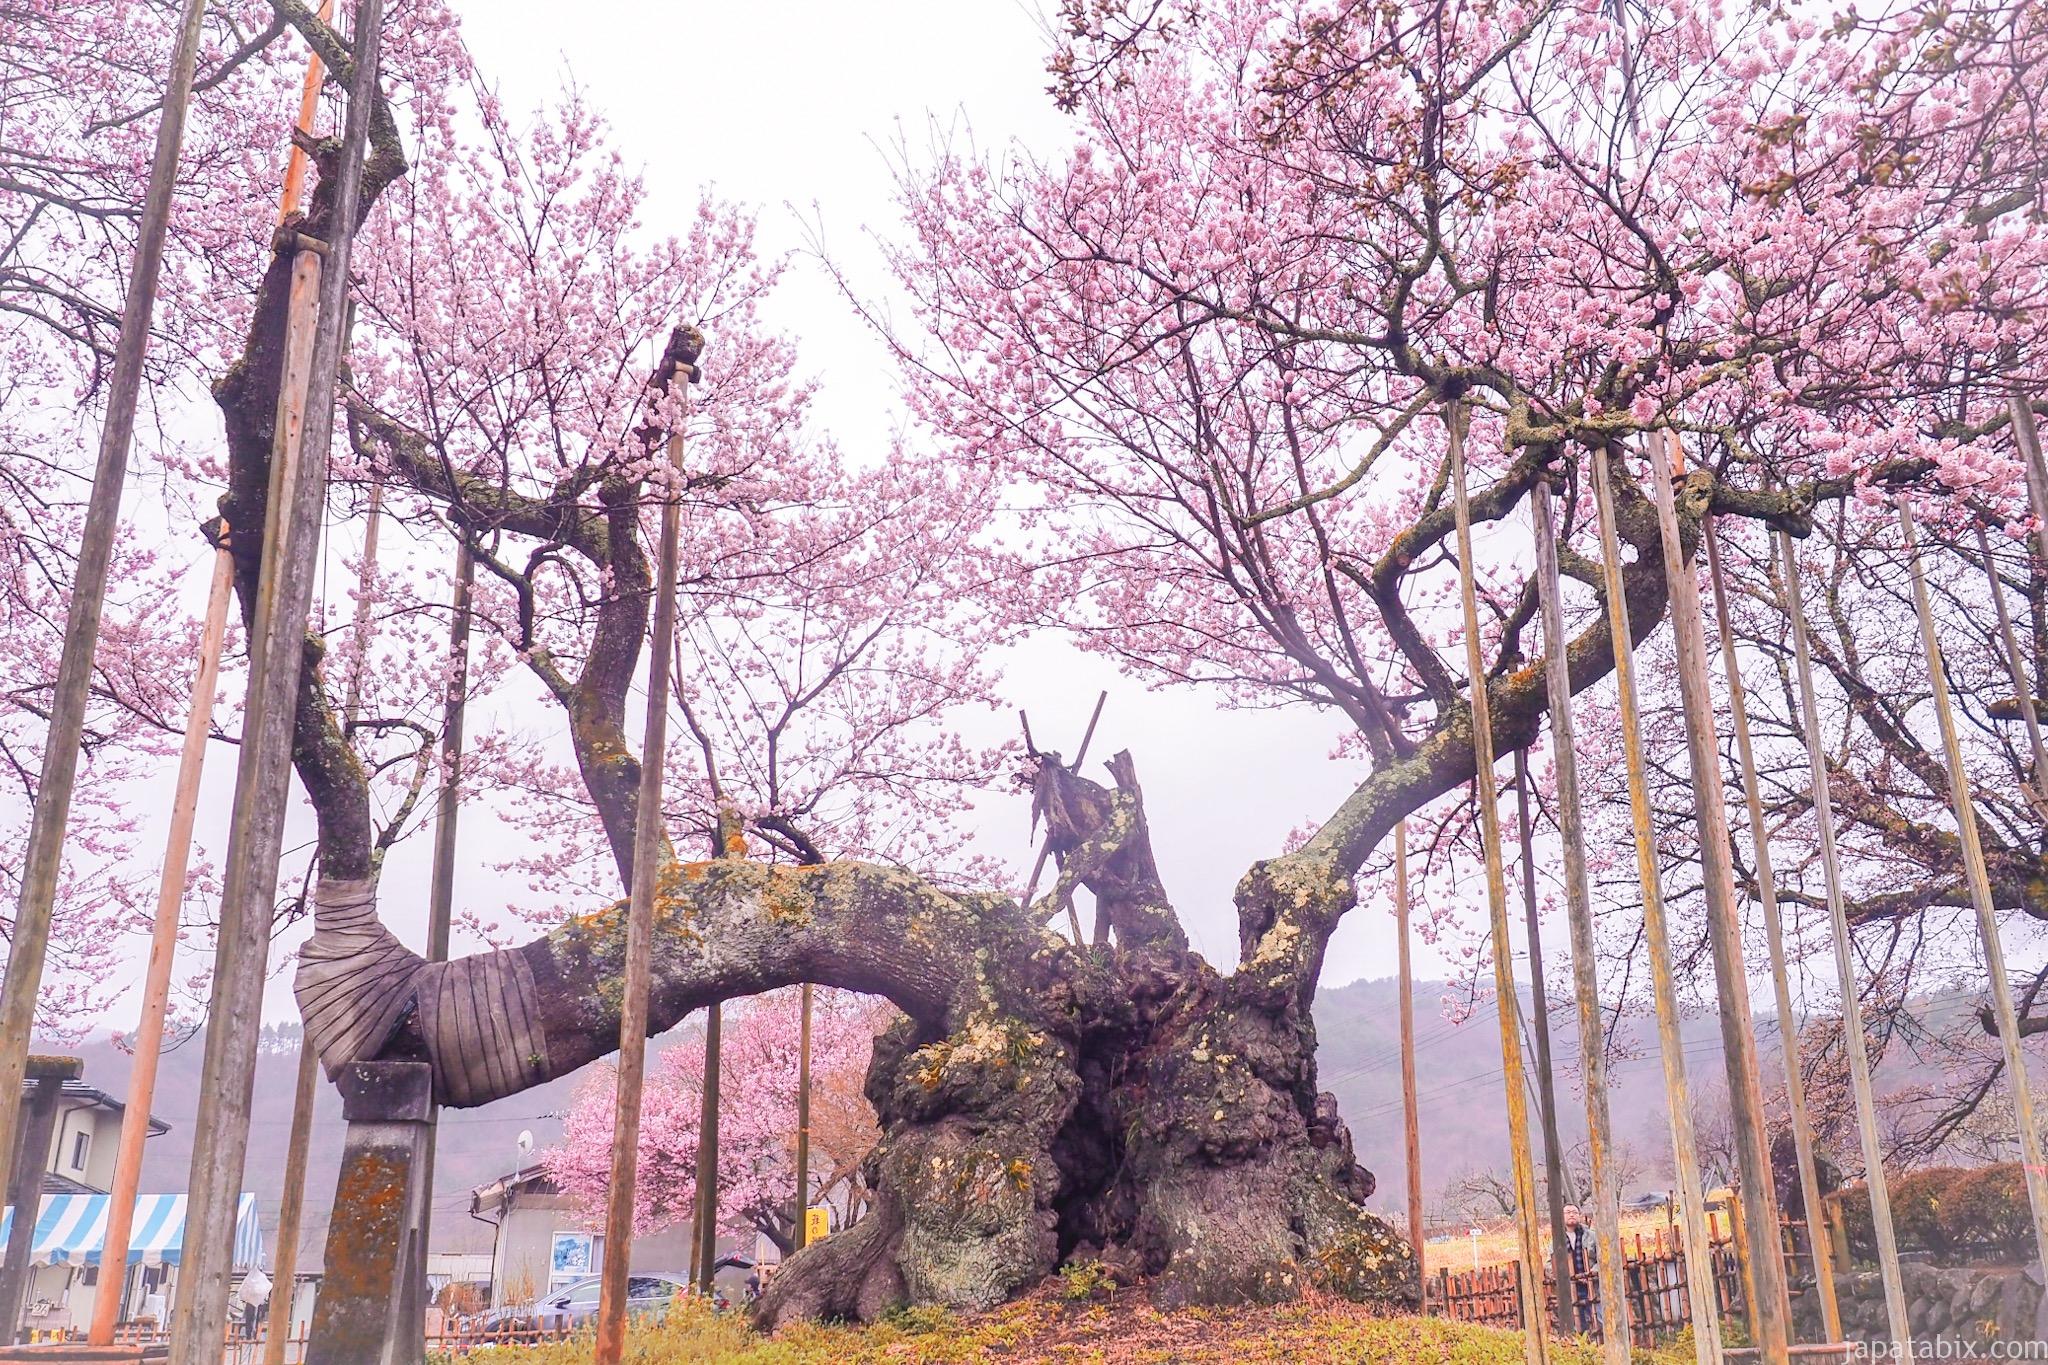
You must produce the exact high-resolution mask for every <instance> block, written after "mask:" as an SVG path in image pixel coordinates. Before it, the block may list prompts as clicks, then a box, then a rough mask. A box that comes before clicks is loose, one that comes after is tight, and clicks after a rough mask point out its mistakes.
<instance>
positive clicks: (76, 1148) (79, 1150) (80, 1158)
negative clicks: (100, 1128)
mask: <svg viewBox="0 0 2048 1365" xmlns="http://www.w3.org/2000/svg"><path fill="white" fill-rule="evenodd" d="M91 1150H92V1134H91V1133H76V1134H73V1135H72V1138H71V1169H72V1170H74V1171H82V1170H84V1169H85V1154H86V1153H87V1152H89V1151H91Z"/></svg>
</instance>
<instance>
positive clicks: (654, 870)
mask: <svg viewBox="0 0 2048 1365" xmlns="http://www.w3.org/2000/svg"><path fill="white" fill-rule="evenodd" d="M691 359H692V360H694V359H695V357H694V356H693V357H691ZM672 382H673V383H674V384H675V385H676V387H677V389H678V393H677V397H678V399H679V400H682V401H686V400H687V399H688V396H689V384H690V372H689V370H688V369H687V368H682V369H679V370H678V371H677V373H676V375H675V377H674V379H673V381H672ZM668 459H669V465H670V467H671V468H672V469H675V470H678V471H680V470H681V469H682V467H683V419H682V417H681V415H680V414H678V416H677V418H676V424H675V427H674V429H673V430H671V431H670V432H669V438H668ZM681 538H682V508H681V505H680V504H679V503H678V502H677V501H676V496H675V491H674V488H673V486H671V487H670V489H669V491H668V492H667V494H666V495H665V496H664V497H663V498H662V504H661V543H660V548H659V550H658V552H657V558H656V569H655V579H654V635H653V641H652V647H651V649H650V651H649V654H648V660H647V724H646V729H645V733H644V734H643V735H642V737H641V751H640V791H639V801H638V806H637V809H636V810H635V812H634V817H633V820H634V824H633V884H632V885H631V886H630V887H629V888H627V896H628V899H627V905H626V963H625V974H624V975H625V980H624V983H623V986H622V991H623V996H622V1004H621V1006H620V1010H619V1063H618V1066H619V1094H618V1107H617V1109H616V1111H615V1116H614V1119H613V1126H612V1171H611V1185H610V1187H609V1189H608V1190H607V1191H606V1200H605V1216H604V1236H605V1241H604V1267H603V1271H602V1274H603V1281H604V1283H603V1288H602V1290H601V1291H600V1297H599V1299H598V1310H597V1348H596V1356H595V1359H596V1360H597V1363H598V1365H617V1362H618V1359H619V1354H620V1352H621V1351H623V1350H624V1349H625V1344H626V1300H627V1297H628V1295H627V1289H628V1285H627V1278H626V1276H627V1271H628V1270H629V1269H630V1268H631V1265H632V1251H633V1193H634V1191H633V1186H634V1177H635V1173H636V1170H637V1168H638V1166H639V1162H640V1095H641V1090H642V1087H643V1086H644V1085H645V1084H646V1079H647V992H648V989H649V986H650V984H651V983H652V981H653V954H654V899H655V896H656V895H657V894H658V893H659V891H660V887H659V885H658V882H659V880H660V877H661V871H662V864H663V860H664V858H665V857H666V850H667V836H666V834H665V833H664V831H663V829H662V819H661V779H662V767H663V764H664V762H665V760H666V757H667V754H668V692H669V668H670V664H671V657H672V656H673V654H674V653H675V635H676V576H677V573H678V571H679V570H678V565H679V562H680V558H681V552H680V549H679V545H680V541H681ZM467 559H468V554H467V551H466V550H465V552H464V560H465V562H466V561H467ZM464 605H465V607H466V606H467V593H466V591H465V593H464ZM458 614H459V615H466V611H465V612H464V613H458ZM463 643H464V648H465V651H466V649H467V644H468V641H467V639H466V638H465V640H464V642H463ZM456 742H457V743H458V744H460V742H461V737H460V733H459V731H458V733H457V736H456ZM451 814H452V812H451ZM448 833H449V837H450V838H451V839H452V837H453V834H454V822H453V820H452V819H451V820H450V821H449V829H448ZM451 851H452V849H451ZM450 861H451V863H452V858H451V860H450ZM449 875H450V876H451V877H452V876H453V869H452V866H451V868H450V870H449ZM442 951H443V953H444V954H445V953H446V951H447V949H446V946H445V943H444V945H443V949H442Z"/></svg>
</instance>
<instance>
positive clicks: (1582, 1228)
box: [1564, 1204, 1601, 1332]
mask: <svg viewBox="0 0 2048 1365" xmlns="http://www.w3.org/2000/svg"><path fill="white" fill-rule="evenodd" d="M1564 1253H1565V1259H1566V1262H1567V1263H1568V1264H1569V1265H1570V1266H1571V1273H1572V1312H1573V1315H1574V1318H1575V1320H1576V1322H1577V1323H1578V1328H1579V1330H1580V1331H1581V1332H1591V1331H1592V1330H1593V1329H1594V1328H1595V1327H1596V1326H1597V1325H1598V1324H1599V1323H1600V1321H1601V1312H1600V1302H1599V1293H1600V1287H1599V1283H1598V1280H1597V1279H1596V1277H1595V1276H1594V1273H1593V1272H1594V1271H1596V1270H1598V1269H1599V1268H1600V1241H1599V1239H1598V1238H1597V1237H1595V1236H1594V1235H1593V1229H1591V1228H1590V1227H1587V1226H1586V1215H1585V1214H1583V1213H1581V1212H1579V1206H1578V1205H1577V1204H1566V1205H1565V1206H1564Z"/></svg>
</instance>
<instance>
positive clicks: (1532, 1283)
mask: <svg viewBox="0 0 2048 1365" xmlns="http://www.w3.org/2000/svg"><path fill="white" fill-rule="evenodd" d="M1465 423H1466V412H1465V407H1464V404H1462V403H1452V404H1451V405H1450V408H1449V411H1448V412H1447V413H1446V414H1445V425H1446V426H1447V427H1448V428H1449V432H1450V442H1449V445H1450V464H1451V500H1452V505H1453V509H1454V511H1455V513H1456V520H1457V531H1458V594H1459V598H1460V601H1461V602H1462V604H1463V606H1464V612H1465V668H1466V672H1467V674H1468V675H1469V677H1470V681H1471V692H1472V764H1473V784H1474V787H1475V789H1476V790H1475V794H1476V797H1477V800H1478V804H1479V829H1480V838H1481V841H1482V843H1483V844H1484V846H1485V853H1486V903H1487V910H1488V913H1489V917H1490V922H1491V930H1492V942H1493V987H1494V994H1495V996H1496V997H1497V998H1498V1000H1499V1004H1500V1008H1499V1015H1500V1064H1501V1080H1502V1081H1503V1082H1504V1084H1505V1086H1506V1090H1507V1104H1508V1145H1509V1155H1510V1160H1511V1162H1512V1164H1513V1174H1514V1185H1515V1227H1516V1231H1517V1232H1518V1233H1519V1234H1520V1243H1521V1268H1522V1274H1521V1282H1520V1285H1519V1288H1520V1290H1521V1308H1522V1349H1523V1354H1524V1356H1525V1358H1526V1359H1527V1360H1528V1362H1529V1365H1544V1362H1545V1360H1546V1359H1547V1357H1548V1345H1547V1342H1546V1340H1545V1337H1546V1332H1545V1326H1546V1324H1545V1322H1544V1318H1543V1269H1542V1267H1543V1251H1542V1234H1541V1233H1540V1232H1539V1231H1538V1230H1537V1223H1536V1217H1537V1215H1536V1169H1535V1163H1534V1162H1533V1161H1532V1160H1531V1159H1530V1154H1529V1101H1528V1099H1527V1097H1526V1096H1525V1095H1524V1094H1523V1093H1522V1085H1523V1074H1522V1040H1521V1037H1520V1034H1519V1031H1518V1030H1517V1029H1516V1027H1515V1012H1516V1009H1517V1002H1516V996H1515V961H1514V943H1513V941H1512V940H1511V939H1510V938H1509V935H1508V888H1507V872H1506V869H1505V868H1504V867H1503V866H1502V864H1501V855H1500V809H1499V805H1498V801H1499V794H1498V791H1497V790H1496V788H1495V785H1494V778H1493V761H1494V751H1493V715H1492V708H1491V706H1490V705H1489V704H1488V702H1489V699H1488V697H1487V692H1486V658H1485V655H1484V654H1483V653H1482V652H1481V650H1480V648H1479V591H1478V587H1477V584H1476V582H1475V576H1474V572H1473V568H1472V508H1471V505H1470V503H1469V501H1468V499H1467V497H1466V491H1465Z"/></svg>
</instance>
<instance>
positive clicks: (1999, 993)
mask: <svg viewBox="0 0 2048 1365" xmlns="http://www.w3.org/2000/svg"><path fill="white" fill-rule="evenodd" d="M1899 526H1900V529H1901V530H1902V531H1904V533H1905V548H1906V564H1907V567H1908V569H1909V570H1910V572H1911V574H1912V579H1913V606H1914V610H1915V611H1917V612H1918V613H1919V616H1920V645H1921V651H1922V653H1923V654H1924V655H1925V656H1926V662H1927V683H1928V688H1929V690H1930V691H1931V692H1932V693H1933V699H1934V715H1935V719H1936V721H1937V722H1938V723H1939V724H1940V726H1941V747H1942V753H1943V756H1944V758H1945V760H1946V762H1947V765H1948V788H1949V801H1950V803H1951V804H1952V805H1953V806H1954V808H1955V816H1956V833H1957V836H1958V837H1959V839H1960V840H1961V842H1962V846H1963V873H1964V876H1965V877H1966V878H1967V880H1968V882H1969V885H1970V904H1971V905H1972V906H1973V907H1974V908H1975V910H1976V912H1977V933H1978V935H1979V937H1981V938H1982V939H1983V941H1984V968H1985V971H1986V973H1987V974H1988V975H1989V976H1990V978H1991V981H1990V985H1991V1008H1992V1014H1993V1016H1994V1017H1995V1018H1996V1019H1997V1021H1998V1040H1999V1043H2000V1044H2001V1045H2002V1046H2003V1048H2004V1051H2005V1071H2006V1083H2007V1084H2008V1085H2010V1086H2011V1087H2012V1107H2013V1114H2014V1117H2015V1118H2016V1119H2017V1121H2018V1128H2019V1142H2020V1162H2021V1165H2022V1167H2023V1168H2024V1170H2025V1172H2026V1178H2027V1202H2028V1204H2029V1205H2030V1206H2031V1207H2032V1209H2033V1214H2034V1243H2035V1250H2036V1252H2037V1253H2038V1254H2039V1257H2040V1262H2041V1269H2042V1273H2043V1274H2044V1275H2048V1164H2044V1159H2043V1157H2042V1153H2041V1130H2040V1129H2039V1128H2038V1127H2037V1126H2036V1125H2035V1122H2034V1088H2033V1084H2032V1082H2031V1081H2030V1080H2029V1079H2028V1077H2027V1054H2026V1049H2025V1048H2023V1047H2022V1046H2021V1044H2020V1029H2019V1018H2018V1015H2017V1013H2016V1012H2015V1011H2014V1009H2013V1003H2012V982H2011V980H2010V978H2008V977H2007V976H2006V971H2005V947H2004V945H2003V944H2002V943H2001V942H2000V941H1999V937H1998V912H1997V907H1996V906H1995V905H1994V904H1993V903H1992V900H1991V879H1990V877H1989V875H1988V874H1987V872H1986V870H1985V866H1984V846H1983V844H1982V843H1981V842H1980V841H1979V839H1978V836H1977V809H1976V803H1975V802H1974V801H1972V800H1971V798H1970V772H1969V769H1968V767H1967V766H1965V764H1964V762H1963V744H1962V738H1961V736H1960V735H1959V734H1958V733H1957V731H1956V718H1955V710H1954V706H1953V703H1952V702H1951V701H1950V699H1949V692H1948V677H1947V673H1946V665H1944V664H1943V662H1942V657H1941V641H1940V640H1939V639H1937V638H1936V636H1935V631H1934V605H1933V601H1932V599H1931V598H1930V597H1929V596H1928V592H1927V573H1926V570H1925V569H1924V568H1923V567H1922V566H1921V563H1920V544H1919V537H1918V536H1917V535H1916V534H1915V533H1914V530H1913V512H1912V509H1911V508H1910V507H1908V506H1907V505H1906V502H1905V500H1904V499H1903V498H1901V499H1900V500H1899Z"/></svg>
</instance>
